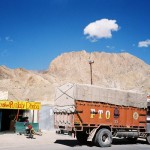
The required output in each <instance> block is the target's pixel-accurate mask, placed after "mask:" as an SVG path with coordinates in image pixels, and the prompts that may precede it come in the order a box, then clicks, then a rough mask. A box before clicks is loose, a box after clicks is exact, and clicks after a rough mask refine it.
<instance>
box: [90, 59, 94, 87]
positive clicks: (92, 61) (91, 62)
mask: <svg viewBox="0 0 150 150" xmlns="http://www.w3.org/2000/svg"><path fill="white" fill-rule="evenodd" d="M93 63H94V60H89V64H90V73H91V85H92V84H93V79H92V64H93Z"/></svg>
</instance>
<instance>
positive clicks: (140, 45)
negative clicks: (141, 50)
mask: <svg viewBox="0 0 150 150" xmlns="http://www.w3.org/2000/svg"><path fill="white" fill-rule="evenodd" d="M149 45H150V40H149V39H147V40H145V41H140V42H139V43H138V47H148V46H149Z"/></svg>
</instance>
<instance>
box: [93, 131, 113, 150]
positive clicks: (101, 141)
mask: <svg viewBox="0 0 150 150" xmlns="http://www.w3.org/2000/svg"><path fill="white" fill-rule="evenodd" d="M95 142H96V145H97V146H100V147H110V146H111V143H112V134H111V132H110V131H109V130H108V129H100V130H99V131H98V133H97V135H96V139H95Z"/></svg>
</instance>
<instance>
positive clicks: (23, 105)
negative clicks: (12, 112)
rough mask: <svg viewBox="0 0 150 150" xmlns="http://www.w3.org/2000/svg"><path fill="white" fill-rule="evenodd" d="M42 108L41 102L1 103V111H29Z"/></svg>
mask: <svg viewBox="0 0 150 150" xmlns="http://www.w3.org/2000/svg"><path fill="white" fill-rule="evenodd" d="M40 108H41V103H40V102H29V101H6V100H5V101H0V109H27V110H39V109H40Z"/></svg>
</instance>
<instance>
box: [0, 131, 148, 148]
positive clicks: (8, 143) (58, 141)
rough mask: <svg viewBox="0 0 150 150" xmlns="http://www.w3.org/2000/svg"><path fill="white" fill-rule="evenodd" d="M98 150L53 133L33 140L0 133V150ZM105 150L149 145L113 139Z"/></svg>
mask: <svg viewBox="0 0 150 150" xmlns="http://www.w3.org/2000/svg"><path fill="white" fill-rule="evenodd" d="M50 149H51V150H72V149H74V150H99V149H100V147H96V146H94V145H92V144H91V143H89V144H88V145H80V144H79V143H78V141H77V140H76V139H75V138H74V137H71V136H68V135H60V134H56V133H55V131H54V130H53V131H43V132H42V136H38V135H35V136H34V138H33V139H30V138H28V137H27V136H25V135H24V134H22V135H19V134H16V133H5V132H3V133H0V150H50ZM103 149H105V150H116V149H117V150H127V149H128V150H141V149H142V150H149V149H150V145H148V144H146V141H145V140H141V139H139V140H138V141H137V143H136V144H134V143H130V142H127V141H124V140H121V139H115V140H114V141H113V144H112V146H111V147H108V148H103Z"/></svg>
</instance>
